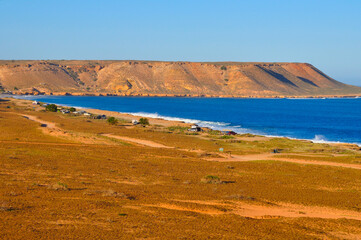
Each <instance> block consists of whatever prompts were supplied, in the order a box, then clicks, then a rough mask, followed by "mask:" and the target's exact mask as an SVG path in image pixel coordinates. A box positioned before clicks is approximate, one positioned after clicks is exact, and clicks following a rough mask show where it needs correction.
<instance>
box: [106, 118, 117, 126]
mask: <svg viewBox="0 0 361 240" xmlns="http://www.w3.org/2000/svg"><path fill="white" fill-rule="evenodd" d="M107 122H108V123H109V124H110V125H115V124H117V123H118V119H116V118H115V117H110V118H108V119H107Z"/></svg>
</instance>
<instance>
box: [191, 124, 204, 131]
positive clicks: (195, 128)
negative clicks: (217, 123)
mask: <svg viewBox="0 0 361 240" xmlns="http://www.w3.org/2000/svg"><path fill="white" fill-rule="evenodd" d="M188 131H191V132H200V131H202V128H201V127H200V126H198V125H197V124H193V125H192V126H191V128H189V129H188Z"/></svg>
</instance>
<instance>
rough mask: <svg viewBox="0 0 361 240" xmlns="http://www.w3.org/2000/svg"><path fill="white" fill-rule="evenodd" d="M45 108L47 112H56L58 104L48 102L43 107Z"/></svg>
mask: <svg viewBox="0 0 361 240" xmlns="http://www.w3.org/2000/svg"><path fill="white" fill-rule="evenodd" d="M45 109H46V110H47V111H49V112H56V111H58V106H56V105H55V104H49V105H48V106H46V107H45Z"/></svg>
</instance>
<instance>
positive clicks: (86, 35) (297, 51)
mask: <svg viewBox="0 0 361 240" xmlns="http://www.w3.org/2000/svg"><path fill="white" fill-rule="evenodd" d="M360 13H361V1H360V0H347V1H341V0H338V1H334V0H324V1H322V0H312V1H311V0H302V1H296V0H288V1H286V0H284V1H283V0H282V1H281V0H268V1H267V0H258V1H251V0H249V1H241V0H238V1H236V0H234V1H231V0H222V1H221V0H219V1H213V0H204V1H202V0H199V1H196V0H193V1H189V0H179V1H175V0H169V1H160V0H158V1H157V0H143V1H141V0H129V1H125V0H124V1H122V0H119V1H115V0H113V1H112V0H108V1H107V0H104V1H99V0H98V1H95V0H83V1H81V0H71V1H70V0H61V1H50V0H31V1H30V0H0V59H136V60H171V61H254V62H308V63H311V64H313V65H315V66H316V67H318V68H320V69H321V70H322V71H324V72H325V73H326V74H328V75H330V76H331V77H333V78H335V79H337V80H339V81H342V82H345V83H350V84H356V85H360V86H361V60H360V56H361V14H360Z"/></svg>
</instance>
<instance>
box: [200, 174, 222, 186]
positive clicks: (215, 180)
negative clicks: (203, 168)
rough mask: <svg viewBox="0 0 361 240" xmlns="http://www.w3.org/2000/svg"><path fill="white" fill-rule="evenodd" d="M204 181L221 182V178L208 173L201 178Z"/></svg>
mask: <svg viewBox="0 0 361 240" xmlns="http://www.w3.org/2000/svg"><path fill="white" fill-rule="evenodd" d="M201 182H202V183H211V184H220V183H222V181H221V179H220V178H219V177H217V176H212V175H208V176H205V177H204V178H202V179H201Z"/></svg>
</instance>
